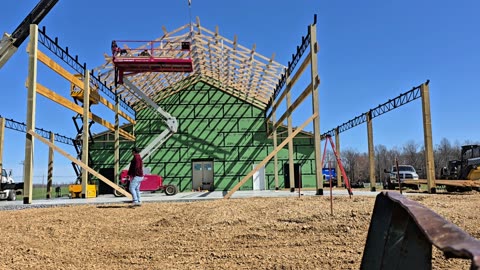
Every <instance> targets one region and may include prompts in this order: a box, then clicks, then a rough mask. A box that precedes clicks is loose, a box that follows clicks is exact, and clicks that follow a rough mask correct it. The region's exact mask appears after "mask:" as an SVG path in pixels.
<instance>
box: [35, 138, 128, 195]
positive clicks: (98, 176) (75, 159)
mask: <svg viewBox="0 0 480 270" xmlns="http://www.w3.org/2000/svg"><path fill="white" fill-rule="evenodd" d="M28 134H30V135H31V136H33V137H35V138H36V139H37V140H40V141H41V142H43V143H44V144H46V145H48V146H50V147H52V148H53V149H54V150H55V151H57V152H59V153H60V154H61V155H63V156H64V157H66V158H68V159H69V160H70V161H71V162H73V163H75V164H77V165H78V166H80V167H82V169H85V170H87V171H88V172H89V173H91V174H92V175H93V176H95V177H97V178H98V179H99V180H100V181H103V182H104V183H105V184H107V185H109V186H111V187H112V188H113V189H115V190H116V191H118V192H119V193H121V194H123V195H125V196H126V197H127V198H129V199H131V198H132V195H131V194H130V193H128V192H127V191H126V190H125V189H123V188H121V187H119V186H118V185H116V184H115V183H113V182H112V181H110V180H108V179H107V178H105V176H103V175H101V174H99V173H98V172H96V171H95V170H94V169H92V168H90V167H88V165H87V164H85V163H83V162H82V161H80V160H78V159H77V158H74V157H72V156H71V155H70V154H68V153H67V152H65V151H63V150H62V149H61V148H60V147H58V146H56V145H54V144H52V143H50V142H49V141H47V140H46V139H45V138H43V137H42V136H40V135H38V134H36V133H35V132H33V131H32V130H29V131H28Z"/></svg>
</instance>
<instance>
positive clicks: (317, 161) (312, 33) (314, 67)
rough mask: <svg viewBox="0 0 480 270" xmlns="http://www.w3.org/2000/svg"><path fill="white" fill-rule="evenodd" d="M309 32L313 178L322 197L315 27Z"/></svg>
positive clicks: (310, 27)
mask: <svg viewBox="0 0 480 270" xmlns="http://www.w3.org/2000/svg"><path fill="white" fill-rule="evenodd" d="M308 31H309V32H310V65H311V80H312V83H311V85H312V107H313V113H314V114H317V115H318V117H317V118H315V119H314V120H313V138H314V149H315V177H316V180H317V184H316V186H317V191H316V195H323V177H322V156H321V153H322V145H321V134H320V100H319V95H318V87H319V86H320V78H319V76H318V56H317V54H318V43H317V25H316V23H315V24H312V25H310V26H309V27H308Z"/></svg>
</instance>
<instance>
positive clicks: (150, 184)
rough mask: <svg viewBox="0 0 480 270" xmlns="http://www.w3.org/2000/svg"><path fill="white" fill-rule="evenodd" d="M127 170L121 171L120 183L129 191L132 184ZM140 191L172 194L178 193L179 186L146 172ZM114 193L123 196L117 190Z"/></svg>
mask: <svg viewBox="0 0 480 270" xmlns="http://www.w3.org/2000/svg"><path fill="white" fill-rule="evenodd" d="M127 172H128V171H127V170H123V171H122V172H121V173H120V181H119V183H118V185H119V186H121V187H122V188H123V189H125V190H127V191H128V190H129V189H128V188H129V186H130V180H129V179H128V176H127ZM140 191H151V192H157V191H163V192H165V195H167V196H172V195H175V194H177V187H176V186H174V185H163V179H162V177H161V176H160V175H156V174H146V175H144V179H143V181H142V182H141V183H140ZM113 194H115V196H117V197H120V196H123V195H122V194H121V193H119V192H117V191H116V190H115V191H114V192H113Z"/></svg>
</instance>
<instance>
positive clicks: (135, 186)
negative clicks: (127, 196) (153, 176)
mask: <svg viewBox="0 0 480 270" xmlns="http://www.w3.org/2000/svg"><path fill="white" fill-rule="evenodd" d="M142 180H143V176H135V177H134V178H133V180H131V181H130V193H131V194H132V197H133V202H134V203H140V202H141V201H140V183H141V182H142Z"/></svg>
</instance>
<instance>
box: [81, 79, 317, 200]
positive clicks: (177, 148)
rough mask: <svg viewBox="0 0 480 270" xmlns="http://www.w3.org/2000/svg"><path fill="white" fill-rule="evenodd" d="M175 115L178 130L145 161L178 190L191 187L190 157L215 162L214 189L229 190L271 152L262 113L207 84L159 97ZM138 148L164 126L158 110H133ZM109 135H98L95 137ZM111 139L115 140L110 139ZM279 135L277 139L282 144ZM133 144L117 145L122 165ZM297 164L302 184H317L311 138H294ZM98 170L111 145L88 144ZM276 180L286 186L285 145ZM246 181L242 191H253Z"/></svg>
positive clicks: (270, 177)
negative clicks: (284, 167) (284, 171)
mask: <svg viewBox="0 0 480 270" xmlns="http://www.w3.org/2000/svg"><path fill="white" fill-rule="evenodd" d="M159 105H160V106H161V107H162V108H163V109H164V110H165V111H167V112H169V113H170V114H171V115H172V116H174V117H176V118H177V120H178V123H179V128H178V132H177V133H176V134H174V135H173V136H171V137H170V138H169V139H168V140H167V141H166V142H165V143H164V144H163V145H162V146H161V147H160V148H159V149H158V150H157V151H156V152H155V153H152V154H151V155H150V156H149V157H147V158H146V159H145V160H144V167H149V168H150V169H151V172H152V173H153V174H159V175H161V176H162V177H163V178H164V181H165V183H167V184H175V185H177V186H178V187H179V189H180V191H189V190H191V189H192V160H213V162H214V165H213V166H214V167H213V170H214V183H215V185H214V189H215V190H229V189H231V188H232V187H234V186H235V185H236V184H237V183H238V182H239V181H240V180H241V179H242V178H243V177H244V176H245V175H247V174H248V173H249V172H250V171H251V170H252V169H253V165H254V164H258V163H260V162H261V161H262V160H263V159H264V158H265V157H266V156H267V155H268V154H269V153H271V152H272V151H273V149H274V148H273V141H272V140H271V139H267V138H266V130H265V122H264V112H263V111H262V110H260V109H258V108H256V107H254V106H252V105H250V104H248V103H246V102H244V101H242V100H241V99H239V98H236V97H234V96H232V95H230V94H228V93H225V92H223V91H221V90H218V89H217V88H215V87H213V86H210V85H208V84H206V83H203V82H199V83H197V84H196V85H194V86H191V87H189V88H187V89H184V90H182V91H180V92H177V93H176V94H174V95H172V96H170V97H168V98H166V99H164V100H162V102H161V104H159ZM136 120H137V125H136V126H135V135H136V137H137V141H136V146H137V147H139V148H140V149H142V148H145V147H146V146H147V145H148V143H149V142H150V141H151V140H153V139H154V138H155V137H156V136H158V134H160V133H161V132H162V131H163V130H164V129H165V125H164V124H163V122H162V121H161V120H158V114H157V113H155V112H153V110H151V109H144V110H142V111H140V112H137V119H136ZM107 136H110V138H111V139H112V137H113V136H112V135H111V134H106V135H103V136H100V137H97V138H96V140H97V141H101V140H104V139H106V137H107ZM112 140H113V139H112ZM280 142H281V141H280V139H279V143H280ZM132 146H133V143H132V142H121V144H120V156H121V158H120V162H121V163H120V164H121V165H120V167H121V168H123V167H124V166H127V165H128V164H129V161H130V159H131V150H130V149H131V147H132ZM294 147H295V148H294V159H295V163H300V164H301V169H302V180H303V187H315V173H314V171H315V162H314V152H313V139H309V138H303V139H302V138H299V139H294ZM90 155H91V157H92V164H93V167H94V168H95V169H96V170H100V168H108V167H113V156H114V153H113V143H102V142H94V143H92V144H91V145H90ZM278 159H279V184H280V188H283V187H284V174H283V164H284V163H287V162H288V148H286V147H285V148H284V149H282V150H281V151H279V152H278ZM265 178H266V182H267V186H268V188H269V189H274V188H275V183H274V164H273V158H272V160H271V161H270V162H269V163H267V165H266V166H265ZM251 189H252V181H251V180H250V181H247V183H246V184H245V185H243V186H242V187H241V190H251Z"/></svg>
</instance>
